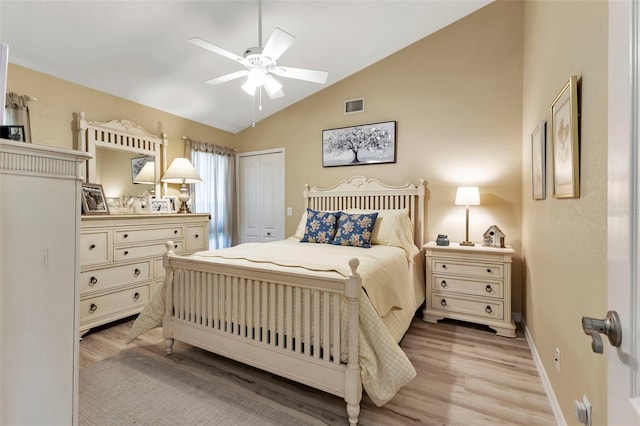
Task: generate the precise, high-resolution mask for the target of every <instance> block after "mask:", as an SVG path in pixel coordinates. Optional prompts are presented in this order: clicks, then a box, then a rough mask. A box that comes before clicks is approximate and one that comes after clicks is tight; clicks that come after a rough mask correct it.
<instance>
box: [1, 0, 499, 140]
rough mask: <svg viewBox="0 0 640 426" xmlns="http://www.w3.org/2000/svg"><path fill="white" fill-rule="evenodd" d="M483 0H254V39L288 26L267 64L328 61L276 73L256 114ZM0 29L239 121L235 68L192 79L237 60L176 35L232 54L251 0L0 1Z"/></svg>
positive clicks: (191, 112) (241, 46)
mask: <svg viewBox="0 0 640 426" xmlns="http://www.w3.org/2000/svg"><path fill="white" fill-rule="evenodd" d="M489 2H490V0H440V1H436V0H413V1H401V0H388V1H383V0H377V1H364V0H359V1H357V0H351V1H326V0H324V1H310V0H309V1H306V0H289V1H270V0H264V1H263V4H262V29H263V43H264V42H266V40H267V39H268V38H269V35H270V34H271V31H272V30H273V28H274V27H280V28H282V29H283V30H285V31H286V32H288V33H290V34H292V35H294V36H295V37H296V42H295V43H294V44H293V46H291V47H290V48H289V49H288V50H287V51H286V52H285V53H284V54H283V55H282V56H281V57H280V59H279V60H278V64H279V65H283V66H290V67H297V68H310V69H318V70H324V71H328V73H329V78H328V80H327V83H326V84H325V85H319V84H316V83H309V82H302V81H298V80H292V79H285V78H279V80H280V82H281V83H282V84H283V89H282V90H283V91H284V94H285V96H284V97H283V98H280V99H276V100H270V99H269V98H268V97H267V96H266V95H263V98H262V111H257V110H255V120H256V122H257V121H259V120H261V119H263V118H265V117H268V116H269V115H272V114H274V113H276V112H278V111H280V110H282V109H284V108H286V107H288V106H289V105H291V104H293V103H295V102H297V101H299V100H301V99H303V98H305V97H307V96H309V95H311V94H313V93H315V92H317V91H319V90H322V89H323V88H325V87H327V86H329V85H331V84H333V83H336V82H337V81H340V80H342V79H344V78H345V77H347V76H349V75H351V74H353V73H355V72H357V71H359V70H361V69H363V68H365V67H367V66H369V65H371V64H373V63H375V62H377V61H379V60H380V59H382V58H385V57H387V56H389V55H390V54H392V53H394V52H396V51H398V50H400V49H402V48H404V47H406V46H408V45H409V44H411V43H413V42H415V41H417V40H420V39H422V38H424V37H425V36H427V35H429V34H431V33H433V32H435V31H437V30H438V29H440V28H442V27H444V26H446V25H448V24H450V23H452V22H454V21H456V20H458V19H460V18H462V17H463V16H465V15H467V14H469V13H472V12H474V11H475V10H477V9H479V8H481V7H483V6H484V5H486V4H487V3H489ZM0 36H1V40H2V42H3V43H6V44H7V45H9V62H11V63H14V64H17V65H21V66H24V67H27V68H30V69H33V70H36V71H39V72H42V73H45V74H49V75H52V76H55V77H58V78H61V79H63V80H67V81H71V82H74V83H77V84H80V85H82V86H86V87H90V88H92V89H96V90H99V91H102V92H106V93H109V94H112V95H115V96H119V97H122V98H125V99H129V100H131V101H134V102H137V103H140V104H143V105H147V106H150V107H153V108H157V109H159V110H162V111H166V112H169V113H171V114H175V115H178V116H180V117H184V118H188V119H191V120H194V121H196V122H200V123H203V124H206V125H210V126H213V127H216V128H219V129H222V130H227V131H229V132H232V133H236V132H239V131H240V130H242V129H244V128H246V127H249V126H250V125H251V121H252V111H254V109H253V107H252V98H251V96H249V95H247V94H246V93H245V92H244V91H242V90H241V89H240V86H241V85H242V83H243V82H244V79H239V80H234V81H232V82H228V83H225V84H223V85H218V86H211V85H208V84H205V83H204V81H205V80H208V79H210V78H213V77H217V76H220V75H223V74H227V73H230V72H234V71H239V70H241V69H243V67H242V65H240V64H238V63H236V62H234V61H232V60H230V59H228V58H225V57H222V56H219V55H216V54H214V53H211V52H209V51H206V50H204V49H202V48H199V47H197V46H194V45H192V44H190V43H188V42H187V39H189V38H191V37H196V36H197V37H200V38H203V39H205V40H207V41H209V42H211V43H213V44H215V45H217V46H219V47H222V48H224V49H226V50H229V51H231V52H233V53H236V54H238V55H242V52H243V51H244V50H245V49H246V48H248V47H252V46H256V45H257V44H258V6H257V1H255V0H251V1H249V0H247V1H242V0H238V1H212V0H209V1H204V0H200V1H186V0H163V1H149V0H128V1H116V0H108V1H93V0H84V1H81V0H76V1H68V0H66V1H58V0H44V1H33V0H0ZM399 78H401V77H399ZM9 84H10V83H9ZM24 94H26V95H31V96H36V97H38V96H45V94H40V93H24Z"/></svg>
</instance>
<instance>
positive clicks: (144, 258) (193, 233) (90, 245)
mask: <svg viewBox="0 0 640 426" xmlns="http://www.w3.org/2000/svg"><path fill="white" fill-rule="evenodd" d="M209 221H210V217H209V214H208V213H206V214H147V215H139V214H138V215H109V216H107V215H104V216H83V217H82V227H81V235H80V267H81V269H80V334H81V335H82V334H84V333H86V332H87V331H88V330H89V329H91V328H93V327H97V326H99V325H102V324H105V323H108V322H111V321H115V320H117V319H120V318H125V317H128V316H130V315H134V314H137V313H139V312H140V311H141V310H142V308H143V307H144V305H145V304H146V302H147V301H148V300H149V298H150V297H151V295H152V294H153V292H154V291H155V290H156V289H157V288H158V287H159V285H160V284H161V283H162V280H163V278H164V268H163V266H162V256H163V255H164V253H165V252H166V250H167V249H166V246H165V243H166V242H167V241H168V240H170V241H173V244H174V251H175V253H176V254H190V253H194V252H197V251H202V250H208V247H209Z"/></svg>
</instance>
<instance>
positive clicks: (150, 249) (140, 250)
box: [113, 241, 184, 261]
mask: <svg viewBox="0 0 640 426" xmlns="http://www.w3.org/2000/svg"><path fill="white" fill-rule="evenodd" d="M173 247H174V248H173V250H174V251H176V252H181V251H183V250H184V248H183V242H182V241H174V244H173ZM166 251H167V246H165V245H164V243H157V244H147V245H144V246H134V247H119V248H116V249H115V250H114V254H113V258H114V260H116V261H120V260H127V259H139V258H141V257H149V256H162V255H163V254H164V253H165V252H166Z"/></svg>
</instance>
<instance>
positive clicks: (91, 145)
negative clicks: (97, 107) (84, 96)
mask: <svg viewBox="0 0 640 426" xmlns="http://www.w3.org/2000/svg"><path fill="white" fill-rule="evenodd" d="M168 143H169V142H168V140H167V135H166V134H165V133H163V134H162V137H158V136H155V135H152V134H151V133H149V132H147V131H146V130H145V129H143V128H142V127H140V126H138V125H137V124H135V123H134V122H132V121H129V120H111V121H109V122H107V123H100V122H97V121H87V120H86V119H85V115H84V112H80V113H78V144H79V149H80V150H81V151H85V152H88V153H89V154H91V155H92V156H93V158H92V159H90V160H89V161H87V176H86V179H87V182H93V183H95V182H96V147H101V148H109V149H117V150H121V151H129V152H133V153H137V154H140V155H153V156H155V158H156V160H155V174H156V176H157V179H156V181H157V182H156V185H155V192H156V194H158V195H159V194H160V176H161V174H162V173H163V172H164V171H165V170H166V169H167V164H166V163H167V144H168ZM165 192H166V184H165Z"/></svg>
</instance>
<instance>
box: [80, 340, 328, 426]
mask: <svg viewBox="0 0 640 426" xmlns="http://www.w3.org/2000/svg"><path fill="white" fill-rule="evenodd" d="M79 400H80V401H79V406H80V409H79V411H80V413H79V424H80V425H81V426H85V425H96V426H98V425H109V426H111V425H134V424H135V425H154V426H155V425H172V426H174V425H239V426H251V425H301V426H302V425H322V424H325V423H324V422H321V421H319V420H318V419H315V418H313V417H311V416H309V415H308V414H305V413H302V412H298V411H296V410H293V409H291V408H289V407H286V406H284V405H281V404H278V402H276V401H273V400H270V399H267V398H264V397H262V396H260V395H257V394H255V393H252V392H250V391H248V390H245V389H243V388H242V387H241V386H238V385H237V384H235V383H233V382H230V381H228V380H226V379H225V378H224V377H220V376H216V375H213V374H209V375H203V374H198V375H196V374H192V373H191V372H190V371H187V370H185V368H181V366H180V365H177V364H176V363H175V362H173V361H172V360H171V357H164V356H160V355H157V354H154V353H151V352H149V351H145V350H143V349H138V348H136V349H130V350H127V351H124V352H122V353H120V354H119V355H117V356H115V357H112V358H109V359H106V360H104V361H100V362H97V363H95V364H91V365H89V366H87V367H84V368H81V369H80V396H79Z"/></svg>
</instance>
